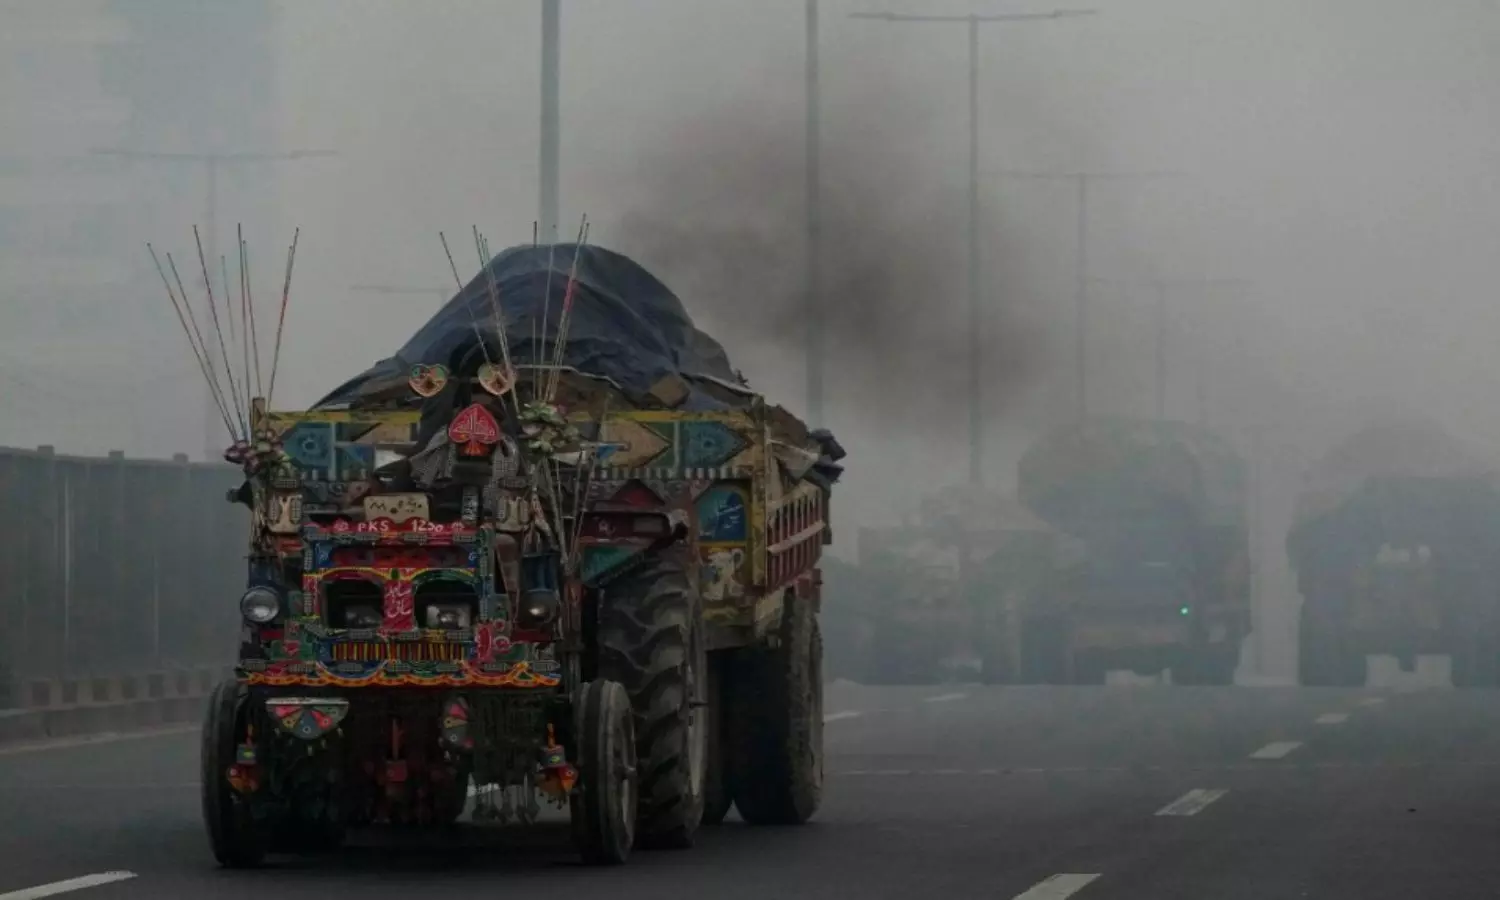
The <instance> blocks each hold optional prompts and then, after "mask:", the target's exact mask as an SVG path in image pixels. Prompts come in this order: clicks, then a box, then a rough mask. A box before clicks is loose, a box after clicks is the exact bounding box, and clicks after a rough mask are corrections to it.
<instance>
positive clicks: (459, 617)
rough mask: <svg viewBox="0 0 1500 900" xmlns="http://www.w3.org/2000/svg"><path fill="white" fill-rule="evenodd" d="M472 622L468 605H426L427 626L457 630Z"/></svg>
mask: <svg viewBox="0 0 1500 900" xmlns="http://www.w3.org/2000/svg"><path fill="white" fill-rule="evenodd" d="M471 624H472V621H471V618H470V616H469V607H468V605H467V604H463V603H434V604H430V605H429V606H428V607H427V627H428V628H446V629H448V630H450V631H459V630H462V629H465V628H468V627H469V626H470V625H471Z"/></svg>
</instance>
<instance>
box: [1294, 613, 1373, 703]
mask: <svg viewBox="0 0 1500 900" xmlns="http://www.w3.org/2000/svg"><path fill="white" fill-rule="evenodd" d="M1346 644H1347V641H1346V640H1344V638H1343V635H1342V634H1340V629H1339V627H1338V625H1337V623H1336V622H1334V621H1332V620H1330V619H1329V618H1328V617H1326V616H1322V615H1318V614H1316V613H1314V612H1313V611H1312V610H1309V609H1308V608H1307V604H1305V603H1304V604H1303V606H1302V612H1301V614H1300V616H1299V627H1298V633H1297V680H1298V682H1299V683H1301V684H1302V685H1303V686H1304V687H1363V686H1364V684H1365V677H1366V672H1365V657H1364V655H1363V654H1357V653H1355V652H1354V651H1353V650H1352V649H1351V648H1350V647H1348V646H1346Z"/></svg>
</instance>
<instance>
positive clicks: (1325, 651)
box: [1287, 422, 1500, 687]
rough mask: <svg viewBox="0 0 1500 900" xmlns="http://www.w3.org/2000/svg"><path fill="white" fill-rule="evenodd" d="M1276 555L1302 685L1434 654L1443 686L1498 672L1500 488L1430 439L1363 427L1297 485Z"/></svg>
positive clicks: (1484, 471)
mask: <svg viewBox="0 0 1500 900" xmlns="http://www.w3.org/2000/svg"><path fill="white" fill-rule="evenodd" d="M1287 554H1288V556H1289V557H1290V559H1291V562H1292V566H1293V568H1294V569H1295V570H1296V573H1297V584H1298V587H1299V589H1300V591H1301V593H1302V612H1301V615H1300V623H1301V628H1300V635H1299V638H1298V663H1299V669H1300V680H1301V682H1302V684H1305V685H1322V686H1335V685H1344V686H1350V685H1362V684H1364V683H1365V678H1366V674H1367V673H1366V665H1365V663H1366V658H1367V657H1368V656H1369V655H1371V654H1389V655H1392V656H1395V657H1396V658H1397V660H1398V661H1399V663H1400V664H1401V666H1402V668H1403V669H1406V670H1408V671H1409V670H1411V668H1412V667H1413V665H1414V662H1415V657H1416V656H1417V655H1419V654H1446V655H1448V656H1449V657H1450V659H1451V661H1452V670H1451V671H1452V679H1453V683H1454V685H1455V686H1460V687H1473V686H1480V685H1494V684H1496V682H1497V677H1496V676H1497V672H1500V487H1497V483H1496V481H1495V480H1494V477H1493V475H1492V473H1491V472H1490V471H1489V470H1488V467H1487V466H1486V465H1484V464H1483V463H1481V462H1479V461H1478V459H1477V457H1476V456H1474V455H1472V454H1470V453H1469V452H1468V451H1466V450H1465V449H1464V448H1462V447H1461V446H1460V445H1459V444H1458V443H1457V442H1456V441H1455V440H1454V439H1453V438H1451V437H1450V436H1448V435H1447V434H1444V433H1443V432H1442V431H1441V430H1440V429H1438V428H1436V427H1433V426H1430V425H1424V424H1421V423H1415V422H1396V423H1384V424H1381V425H1377V426H1373V427H1370V428H1367V429H1365V430H1363V431H1360V432H1358V433H1357V434H1354V435H1352V436H1351V437H1349V438H1347V439H1346V440H1344V441H1342V442H1341V443H1339V444H1338V445H1337V446H1335V447H1334V448H1333V449H1332V450H1331V451H1330V452H1329V453H1328V455H1327V456H1326V457H1325V458H1324V459H1323V460H1321V461H1320V462H1319V463H1318V464H1317V465H1315V466H1314V467H1313V468H1312V469H1311V470H1310V471H1309V472H1308V475H1307V478H1306V484H1305V487H1304V490H1303V492H1302V495H1301V497H1300V499H1299V501H1298V507H1297V513H1296V517H1295V522H1294V524H1293V526H1292V529H1291V531H1290V532H1289V533H1288V535H1287Z"/></svg>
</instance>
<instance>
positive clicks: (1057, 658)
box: [1016, 618, 1068, 684]
mask: <svg viewBox="0 0 1500 900" xmlns="http://www.w3.org/2000/svg"><path fill="white" fill-rule="evenodd" d="M1020 627H1021V641H1020V647H1019V651H1020V653H1019V655H1020V659H1019V660H1018V661H1017V666H1016V669H1017V673H1016V674H1017V678H1016V680H1017V682H1018V683H1020V684H1066V683H1067V681H1068V657H1067V635H1068V631H1067V623H1066V621H1065V620H1062V619H1057V618H1046V619H1027V620H1023V621H1022V622H1021V626H1020Z"/></svg>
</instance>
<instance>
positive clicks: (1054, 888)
mask: <svg viewBox="0 0 1500 900" xmlns="http://www.w3.org/2000/svg"><path fill="white" fill-rule="evenodd" d="M1098 877H1099V876H1098V875H1053V876H1052V877H1051V878H1048V879H1045V880H1043V881H1039V882H1037V883H1036V884H1034V885H1032V886H1031V887H1029V888H1027V889H1026V892H1025V893H1022V894H1017V895H1016V897H1015V900H1063V898H1064V897H1071V896H1073V895H1074V894H1076V893H1078V892H1079V891H1081V890H1083V889H1084V888H1086V887H1088V886H1089V884H1090V883H1091V882H1093V880H1094V879H1096V878H1098Z"/></svg>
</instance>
